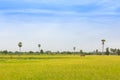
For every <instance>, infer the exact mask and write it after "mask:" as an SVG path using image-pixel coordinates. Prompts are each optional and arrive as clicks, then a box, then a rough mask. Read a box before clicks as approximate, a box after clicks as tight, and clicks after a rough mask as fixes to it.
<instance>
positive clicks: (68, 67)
mask: <svg viewBox="0 0 120 80" xmlns="http://www.w3.org/2000/svg"><path fill="white" fill-rule="evenodd" d="M0 80H120V56H85V57H82V56H79V55H76V56H74V55H39V56H38V55H20V56H17V55H16V56H15V55H14V56H12V57H11V56H9V55H0Z"/></svg>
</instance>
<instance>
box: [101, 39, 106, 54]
mask: <svg viewBox="0 0 120 80" xmlns="http://www.w3.org/2000/svg"><path fill="white" fill-rule="evenodd" d="M101 41H102V54H104V45H105V41H106V40H105V39H102V40H101Z"/></svg>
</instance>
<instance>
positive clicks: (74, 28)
mask: <svg viewBox="0 0 120 80" xmlns="http://www.w3.org/2000/svg"><path fill="white" fill-rule="evenodd" d="M119 30H120V0H114V1H113V0H19V1H17V0H0V50H6V49H7V50H11V51H17V50H18V47H17V44H18V42H19V41H21V42H23V48H22V50H23V51H30V50H32V51H38V47H37V44H41V45H42V46H41V48H42V49H44V50H52V51H72V49H73V47H74V46H75V47H77V51H79V50H80V49H82V50H84V51H93V50H95V49H99V50H101V42H100V40H101V39H103V38H104V39H106V45H105V47H112V48H120V43H119V41H120V37H119V34H120V31H119Z"/></svg>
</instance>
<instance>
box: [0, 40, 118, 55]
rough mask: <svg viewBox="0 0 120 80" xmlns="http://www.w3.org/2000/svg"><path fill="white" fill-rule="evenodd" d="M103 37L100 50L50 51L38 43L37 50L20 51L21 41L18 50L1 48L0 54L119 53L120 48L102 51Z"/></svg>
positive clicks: (74, 48)
mask: <svg viewBox="0 0 120 80" xmlns="http://www.w3.org/2000/svg"><path fill="white" fill-rule="evenodd" d="M105 41H106V40H105V39H102V40H101V42H102V51H99V50H98V49H96V50H95V51H93V52H84V51H83V50H80V51H76V47H73V51H63V52H59V51H57V52H52V51H43V49H41V44H38V49H39V51H36V52H34V51H28V52H22V51H21V48H22V46H23V43H22V42H19V43H18V47H19V51H15V52H12V51H8V50H3V51H0V54H74V55H76V54H80V55H120V49H116V48H115V49H114V48H106V50H105V51H104V45H105Z"/></svg>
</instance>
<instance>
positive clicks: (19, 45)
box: [18, 42, 22, 52]
mask: <svg viewBox="0 0 120 80" xmlns="http://www.w3.org/2000/svg"><path fill="white" fill-rule="evenodd" d="M18 47H19V51H20V52H21V47H22V42H19V43H18Z"/></svg>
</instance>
